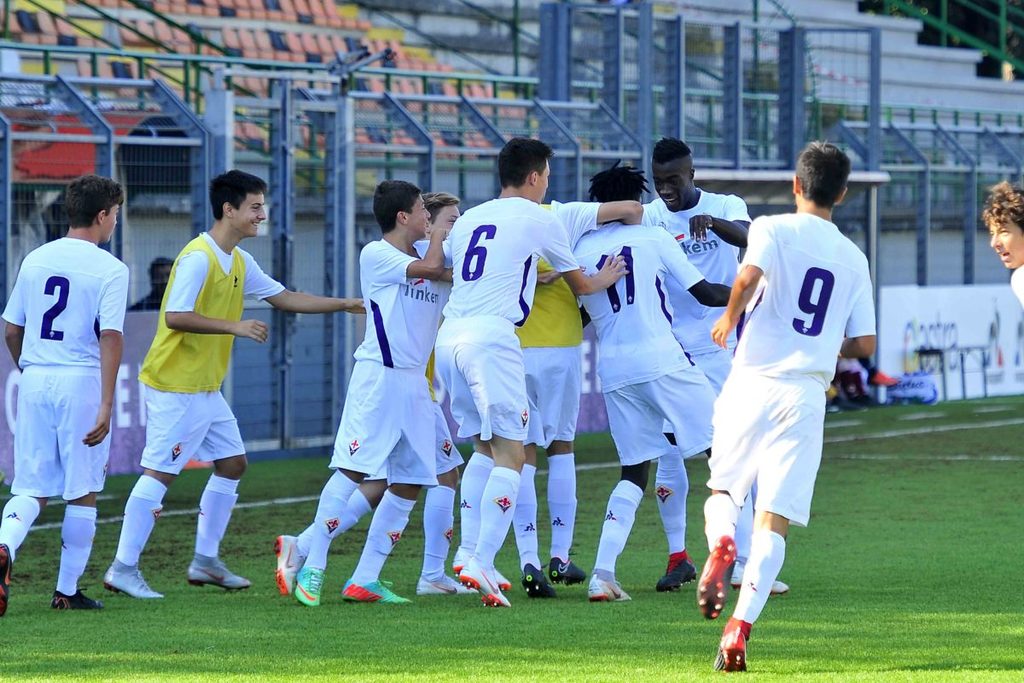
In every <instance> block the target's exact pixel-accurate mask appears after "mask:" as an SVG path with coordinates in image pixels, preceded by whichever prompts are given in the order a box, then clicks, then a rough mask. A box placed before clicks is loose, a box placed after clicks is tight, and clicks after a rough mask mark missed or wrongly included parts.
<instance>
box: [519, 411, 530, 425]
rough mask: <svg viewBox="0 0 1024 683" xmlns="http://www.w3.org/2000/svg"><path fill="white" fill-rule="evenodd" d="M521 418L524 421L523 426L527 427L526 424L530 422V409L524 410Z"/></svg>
mask: <svg viewBox="0 0 1024 683" xmlns="http://www.w3.org/2000/svg"><path fill="white" fill-rule="evenodd" d="M519 418H520V419H521V420H522V421H523V426H524V427H525V426H526V423H527V422H529V421H530V411H529V409H524V410H523V414H522V415H520V416H519Z"/></svg>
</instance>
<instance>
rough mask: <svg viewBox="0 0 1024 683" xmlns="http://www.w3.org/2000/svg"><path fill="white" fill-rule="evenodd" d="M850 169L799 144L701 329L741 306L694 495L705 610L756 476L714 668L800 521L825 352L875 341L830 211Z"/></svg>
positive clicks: (731, 555)
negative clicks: (786, 192)
mask: <svg viewBox="0 0 1024 683" xmlns="http://www.w3.org/2000/svg"><path fill="white" fill-rule="evenodd" d="M849 174H850V160H849V158H848V157H847V156H846V154H844V153H843V152H842V151H841V150H840V149H839V148H837V147H836V146H835V145H832V144H828V143H821V142H813V143H811V144H810V145H808V146H807V147H806V148H804V150H803V151H802V152H801V153H800V156H799V158H798V160H797V166H796V175H795V177H794V179H793V194H794V195H795V196H796V213H791V214H785V215H779V216H765V217H762V218H759V219H758V220H756V221H754V223H753V225H751V226H750V234H749V243H748V246H747V252H746V256H745V257H744V259H743V265H742V268H741V270H740V273H739V275H738V276H737V278H736V282H735V283H734V284H733V289H732V294H731V295H730V298H729V305H728V307H727V308H726V311H725V314H724V315H723V316H722V317H721V318H719V320H718V321H717V322H716V323H715V325H714V327H713V328H712V330H711V335H712V338H713V339H714V341H715V343H716V344H718V345H719V346H721V347H722V348H726V347H727V346H728V342H729V337H730V335H731V334H732V332H733V330H734V329H735V328H736V325H737V323H738V322H739V319H740V316H741V314H742V313H743V312H744V311H746V312H747V315H746V322H745V323H744V325H745V327H744V330H743V336H742V337H741V338H740V342H739V345H738V346H737V347H736V357H735V359H734V360H733V368H732V372H731V373H730V374H729V378H728V379H727V380H726V382H725V386H724V387H722V393H721V395H720V396H719V397H718V400H717V401H716V403H715V414H714V442H713V446H712V455H711V462H710V465H711V477H710V479H709V480H708V488H710V489H711V492H712V493H711V496H710V497H709V498H708V500H707V502H706V504H705V505H704V517H705V533H706V534H707V539H708V547H709V549H710V551H711V553H710V555H709V556H708V560H707V563H706V564H705V565H704V571H703V572H702V573H701V577H700V580H699V582H698V585H697V602H698V605H699V607H700V610H701V612H702V613H703V614H704V616H705V617H706V618H708V619H714V618H716V617H717V616H718V615H719V614H720V613H721V611H722V608H723V607H724V605H725V596H726V593H727V592H728V588H729V579H728V577H727V576H726V572H728V571H729V568H730V566H731V565H732V563H733V560H734V559H735V550H736V548H735V542H734V534H735V531H736V518H737V515H738V514H739V509H740V506H742V505H743V501H744V499H745V498H746V496H747V493H748V491H749V489H750V487H751V485H752V484H753V483H754V482H755V481H756V482H757V485H758V496H757V500H756V503H755V510H756V516H755V522H754V534H753V541H752V543H751V547H750V559H749V561H748V562H747V568H746V572H745V573H744V575H743V586H742V588H741V589H740V595H739V599H738V600H737V602H736V608H735V611H734V612H733V616H732V618H731V619H730V620H729V623H728V624H726V626H725V632H724V634H723V636H722V640H721V643H720V646H719V652H718V657H717V659H716V661H715V669H717V670H722V669H724V670H726V671H744V670H746V643H747V640H749V638H750V628H751V625H752V624H753V623H754V622H755V621H756V620H757V618H758V616H759V615H760V614H761V610H762V609H763V608H764V605H765V602H766V601H767V599H768V595H769V592H770V590H771V587H772V583H773V582H774V581H775V577H776V576H777V575H778V573H779V570H780V569H781V567H782V562H783V559H784V557H785V554H786V534H787V532H788V530H789V525H790V524H796V525H798V526H806V524H807V521H808V518H809V516H810V506H811V495H812V492H813V490H814V480H815V477H816V475H817V472H818V465H819V464H820V462H821V448H822V442H823V438H824V436H823V433H824V419H825V390H826V389H827V387H828V385H829V381H830V380H831V379H832V374H833V372H834V371H835V364H836V356H837V355H839V356H842V357H843V358H864V357H866V356H870V355H872V354H873V353H874V350H875V311H874V303H873V298H872V288H871V280H870V277H869V274H868V263H867V259H866V258H865V257H864V254H863V253H861V251H860V250H859V249H858V248H857V247H856V246H855V245H854V244H853V242H851V241H850V240H849V239H847V238H846V237H845V236H843V234H842V233H840V232H839V228H837V227H836V226H835V225H834V224H833V223H832V222H831V219H832V207H833V206H834V205H835V204H837V203H838V202H840V201H841V200H842V199H843V196H844V195H845V194H846V181H847V178H848V176H849ZM751 302H753V305H752V306H748V305H749V304H751Z"/></svg>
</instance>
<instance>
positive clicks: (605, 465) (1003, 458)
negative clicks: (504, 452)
mask: <svg viewBox="0 0 1024 683" xmlns="http://www.w3.org/2000/svg"><path fill="white" fill-rule="evenodd" d="M1018 424H1024V418H1019V419H1012V420H991V421H989V422H978V423H975V424H952V425H941V426H937V427H921V428H917V429H899V430H891V431H888V432H877V433H875V434H866V435H863V436H832V437H826V438H825V443H845V442H848V441H869V440H871V439H889V438H892V437H894V436H912V435H914V434H928V433H932V432H953V431H958V430H961V429H984V428H987V427H1006V426H1009V425H1018ZM827 459H834V460H922V461H929V462H963V461H971V460H973V461H980V462H1018V461H1024V456H1016V455H967V454H954V455H939V456H907V455H900V454H898V453H892V454H886V453H881V454H857V453H850V454H846V455H829V456H827ZM615 467H619V463H617V462H593V463H584V464H582V465H577V466H576V471H578V472H584V471H589V470H603V469H612V468H615ZM547 473H548V471H547V470H537V474H538V475H539V476H545V475H547ZM105 498H106V499H112V498H114V496H105ZM319 498H320V496H319V495H316V496H292V497H290V498H272V499H270V500H254V501H248V502H244V503H237V504H236V505H235V510H249V509H255V508H265V507H270V506H272V505H294V504H296V503H309V502H312V501H314V500H318V499H319ZM196 514H199V508H189V509H187V510H166V511H164V512H161V513H160V516H161V517H182V516H187V515H196ZM122 519H124V516H123V515H116V516H114V517H103V518H101V519H97V520H96V523H97V524H114V523H116V522H120V521H121V520H122ZM61 525H62V522H50V523H48V524H38V525H36V526H33V527H32V531H41V530H44V529H60V528H61Z"/></svg>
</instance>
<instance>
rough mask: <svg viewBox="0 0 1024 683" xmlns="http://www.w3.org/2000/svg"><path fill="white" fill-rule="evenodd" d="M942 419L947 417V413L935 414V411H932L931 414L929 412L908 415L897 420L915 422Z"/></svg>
mask: <svg viewBox="0 0 1024 683" xmlns="http://www.w3.org/2000/svg"><path fill="white" fill-rule="evenodd" d="M940 417H946V414H945V413H936V412H933V411H930V412H927V413H907V414H906V415H900V416H899V417H898V418H896V419H897V420H907V421H914V420H937V419H939V418H940Z"/></svg>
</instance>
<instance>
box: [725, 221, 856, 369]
mask: <svg viewBox="0 0 1024 683" xmlns="http://www.w3.org/2000/svg"><path fill="white" fill-rule="evenodd" d="M743 265H751V266H757V267H758V268H760V269H761V270H762V271H764V278H763V281H762V284H761V286H760V287H759V288H758V291H757V293H755V295H754V298H753V299H752V300H751V305H750V306H749V307H748V310H747V317H746V321H745V323H744V326H743V334H742V335H741V336H740V342H739V345H738V346H737V347H736V357H735V358H734V359H733V370H734V371H735V372H740V371H742V372H752V373H755V374H758V375H764V376H768V377H780V378H787V379H788V378H794V379H799V378H804V377H810V378H813V379H815V380H816V381H818V382H819V383H820V384H821V385H822V387H823V388H825V387H827V386H828V384H829V382H830V381H831V379H832V376H833V375H834V374H835V369H836V358H837V356H838V355H839V348H840V346H841V345H842V343H843V338H844V337H861V336H865V335H872V334H875V306H874V300H873V295H872V289H871V278H870V275H869V274H868V261H867V258H866V257H865V256H864V254H863V253H862V252H861V251H860V249H858V248H857V246H856V245H855V244H854V243H853V242H851V241H850V240H849V239H847V238H846V237H845V236H844V235H843V234H842V233H840V232H839V228H837V227H836V226H835V225H833V224H832V223H830V222H828V221H826V220H824V219H821V218H818V217H817V216H812V215H810V214H806V213H798V214H784V215H780V216H764V217H761V218H758V219H757V220H756V221H754V223H753V224H752V225H751V226H750V235H749V238H748V240H747V253H746V256H745V257H744V259H743Z"/></svg>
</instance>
